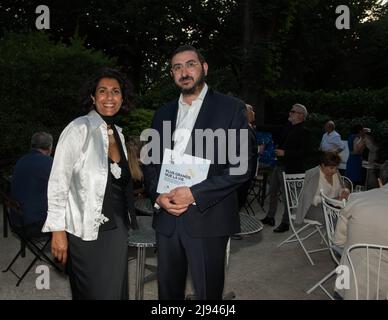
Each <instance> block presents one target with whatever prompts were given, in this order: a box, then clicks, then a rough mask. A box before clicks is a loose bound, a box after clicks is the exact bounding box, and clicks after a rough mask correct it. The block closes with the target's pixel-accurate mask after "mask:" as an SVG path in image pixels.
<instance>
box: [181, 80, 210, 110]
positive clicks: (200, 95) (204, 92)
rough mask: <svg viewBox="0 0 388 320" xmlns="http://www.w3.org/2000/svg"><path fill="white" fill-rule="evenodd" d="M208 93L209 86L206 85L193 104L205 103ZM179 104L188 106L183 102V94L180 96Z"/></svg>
mask: <svg viewBox="0 0 388 320" xmlns="http://www.w3.org/2000/svg"><path fill="white" fill-rule="evenodd" d="M207 91H208V86H207V84H206V83H205V85H204V86H203V88H202V90H201V92H200V93H199V95H198V97H197V98H195V100H193V102H194V101H203V100H204V99H205V96H206V93H207ZM179 104H183V105H188V104H187V103H186V102H184V101H183V95H182V93H181V94H180V96H179Z"/></svg>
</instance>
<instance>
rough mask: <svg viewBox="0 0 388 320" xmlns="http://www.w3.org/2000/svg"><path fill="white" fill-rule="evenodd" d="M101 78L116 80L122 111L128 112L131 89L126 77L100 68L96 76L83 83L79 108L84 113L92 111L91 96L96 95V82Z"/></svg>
mask: <svg viewBox="0 0 388 320" xmlns="http://www.w3.org/2000/svg"><path fill="white" fill-rule="evenodd" d="M102 78H110V79H116V80H117V82H118V83H119V85H120V89H121V95H122V97H123V103H122V105H121V109H120V110H122V111H128V110H129V109H131V108H132V107H133V101H134V97H133V87H132V84H131V83H130V82H129V80H128V79H127V77H126V76H125V75H124V74H123V73H121V72H119V71H118V70H116V69H112V68H107V67H106V68H102V69H100V70H99V71H98V72H97V74H96V75H95V76H94V77H93V78H92V79H91V80H89V81H87V82H86V83H85V85H84V86H83V88H82V90H81V97H80V98H81V106H82V109H83V111H84V112H89V111H90V110H92V109H94V104H93V100H92V98H91V96H93V97H94V96H95V95H96V88H97V85H98V82H99V81H100V80H101V79H102Z"/></svg>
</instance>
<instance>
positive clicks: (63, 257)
mask: <svg viewBox="0 0 388 320" xmlns="http://www.w3.org/2000/svg"><path fill="white" fill-rule="evenodd" d="M51 254H52V255H53V256H54V257H55V258H57V259H58V261H59V262H60V263H62V264H65V263H66V261H67V236H66V232H65V231H53V233H52V238H51Z"/></svg>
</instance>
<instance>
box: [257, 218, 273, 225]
mask: <svg viewBox="0 0 388 320" xmlns="http://www.w3.org/2000/svg"><path fill="white" fill-rule="evenodd" d="M260 221H261V222H262V223H263V224H268V225H270V226H274V225H275V219H274V218H270V217H265V218H264V219H261V220H260Z"/></svg>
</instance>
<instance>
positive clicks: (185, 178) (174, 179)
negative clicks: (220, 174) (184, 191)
mask: <svg viewBox="0 0 388 320" xmlns="http://www.w3.org/2000/svg"><path fill="white" fill-rule="evenodd" d="M210 162H211V161H210V160H208V159H204V158H199V157H193V156H190V155H187V154H180V153H178V152H176V151H174V150H171V149H165V150H164V155H163V163H162V168H161V170H160V175H159V182H158V188H157V192H158V193H168V192H170V191H171V190H172V189H174V188H177V187H182V186H185V187H191V186H193V185H196V184H198V183H200V182H202V181H203V180H205V179H206V178H207V174H208V172H209V167H210Z"/></svg>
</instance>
